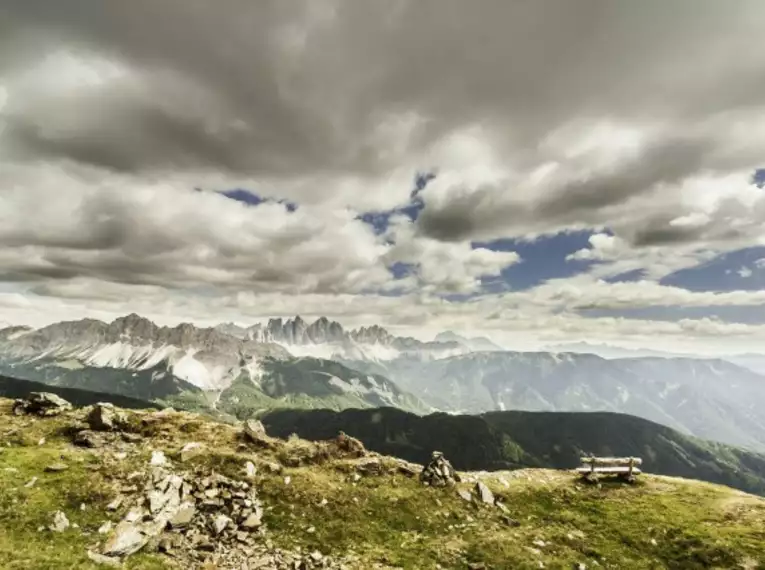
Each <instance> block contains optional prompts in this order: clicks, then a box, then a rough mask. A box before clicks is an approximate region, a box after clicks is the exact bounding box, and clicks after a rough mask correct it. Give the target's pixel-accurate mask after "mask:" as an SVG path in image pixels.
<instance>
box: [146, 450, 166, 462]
mask: <svg viewBox="0 0 765 570" xmlns="http://www.w3.org/2000/svg"><path fill="white" fill-rule="evenodd" d="M165 463H167V457H165V453H164V452H163V451H152V452H151V460H150V461H149V464H150V465H164V464H165Z"/></svg>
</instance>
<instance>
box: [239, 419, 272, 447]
mask: <svg viewBox="0 0 765 570" xmlns="http://www.w3.org/2000/svg"><path fill="white" fill-rule="evenodd" d="M244 435H245V436H246V437H247V439H249V440H250V441H251V442H253V443H258V444H270V440H269V437H268V435H267V434H266V428H265V427H263V424H262V423H260V422H259V421H258V420H247V421H246V422H244Z"/></svg>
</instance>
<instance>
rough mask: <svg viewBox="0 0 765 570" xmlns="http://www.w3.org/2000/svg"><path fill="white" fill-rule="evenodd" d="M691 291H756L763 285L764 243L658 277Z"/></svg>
mask: <svg viewBox="0 0 765 570" xmlns="http://www.w3.org/2000/svg"><path fill="white" fill-rule="evenodd" d="M659 283H661V284H662V285H673V286H675V287H682V288H684V289H688V290H690V291H759V290H761V289H765V247H762V246H757V247H748V248H745V249H739V250H736V251H731V252H728V253H724V254H722V255H718V256H717V257H715V258H714V259H712V260H710V261H708V262H706V263H703V264H701V265H697V266H696V267H690V268H688V269H681V270H680V271H676V272H675V273H671V274H670V275H667V276H665V277H663V278H662V279H661V281H659Z"/></svg>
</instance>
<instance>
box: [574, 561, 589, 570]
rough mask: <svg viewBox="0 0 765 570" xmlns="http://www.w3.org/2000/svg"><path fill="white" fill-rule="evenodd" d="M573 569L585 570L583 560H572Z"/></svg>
mask: <svg viewBox="0 0 765 570" xmlns="http://www.w3.org/2000/svg"><path fill="white" fill-rule="evenodd" d="M573 568H574V570H587V565H586V564H585V563H584V562H574V566H573Z"/></svg>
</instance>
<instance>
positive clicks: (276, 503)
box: [0, 400, 765, 570]
mask: <svg viewBox="0 0 765 570" xmlns="http://www.w3.org/2000/svg"><path fill="white" fill-rule="evenodd" d="M9 408H10V401H7V400H6V401H2V400H0V433H3V434H4V436H5V441H6V442H7V443H8V444H9V445H8V446H7V447H4V448H3V451H1V452H0V453H1V454H2V456H0V457H2V459H1V461H2V465H3V469H0V567H2V568H8V569H9V570H11V569H12V570H33V569H34V570H59V569H61V570H64V569H71V568H78V569H83V570H91V569H93V570H94V569H96V568H101V567H102V566H99V565H97V564H95V563H94V562H93V561H91V560H90V559H89V557H88V555H87V550H88V549H91V550H96V551H97V550H98V549H99V548H101V546H102V545H103V543H104V542H105V541H106V540H107V539H108V537H109V536H110V532H112V531H108V532H106V533H103V534H101V533H99V532H98V529H99V528H102V526H103V524H104V523H105V522H107V521H111V522H112V523H116V522H118V521H120V520H121V519H123V517H125V515H126V513H127V512H128V510H129V509H130V504H129V499H130V497H131V496H133V495H131V494H136V493H138V494H140V491H138V490H136V485H135V484H134V482H135V481H136V480H138V481H141V480H143V479H141V477H142V476H143V475H142V474H146V473H150V472H151V470H152V468H151V467H150V466H149V458H150V457H151V455H152V451H159V450H161V451H163V452H164V453H165V455H166V457H167V459H168V461H167V464H166V465H165V466H164V467H163V468H164V469H166V470H169V471H170V472H172V473H175V474H179V475H181V476H183V475H185V474H191V476H192V477H194V478H196V479H199V478H203V477H206V476H207V477H209V476H211V475H212V473H213V472H214V473H217V474H222V475H225V476H227V477H229V478H231V479H233V480H238V481H247V482H248V483H249V484H250V485H251V486H252V487H254V488H255V489H256V490H257V494H258V497H259V499H260V501H261V502H262V504H263V523H264V524H263V527H262V528H261V529H260V530H259V531H258V532H257V533H255V534H254V535H253V536H254V538H253V539H252V543H251V544H250V545H243V544H242V543H240V542H238V541H237V542H234V543H227V546H226V547H225V548H223V547H221V546H220V545H219V544H218V545H212V548H211V549H210V550H204V549H197V550H194V549H193V548H192V549H191V550H188V549H185V548H184V547H183V545H177V546H175V547H174V549H173V550H172V556H168V555H166V554H163V553H161V552H160V551H159V550H158V545H161V544H163V542H162V540H165V539H162V540H159V541H154V542H151V543H150V544H149V545H147V546H146V547H144V549H142V550H141V551H140V552H138V553H136V554H133V555H131V556H129V557H128V558H127V559H125V561H124V565H123V567H124V568H126V569H133V570H137V569H142V570H159V569H170V568H205V569H212V568H215V569H216V570H233V569H234V568H236V569H237V570H240V569H241V568H242V567H243V566H242V560H245V561H246V562H247V563H248V566H249V567H250V568H282V567H295V568H297V567H301V568H317V567H320V566H322V565H324V564H326V567H328V568H340V567H344V568H346V569H348V570H367V569H373V568H377V569H392V568H403V569H407V570H409V569H411V570H419V569H431V568H441V569H443V570H451V569H455V570H456V569H460V570H464V569H473V570H477V569H481V568H483V569H488V568H491V569H500V570H502V569H507V570H509V569H520V570H524V569H530V568H540V567H544V568H549V569H567V570H568V569H570V568H572V567H574V566H575V565H579V564H582V565H584V567H586V568H594V567H599V568H604V569H616V568H621V569H625V568H629V569H631V570H633V569H634V570H642V569H646V570H647V569H652V570H656V569H685V570H694V569H702V568H747V569H755V568H765V547H763V544H765V501H763V500H762V499H759V498H757V497H753V496H751V495H746V494H744V493H740V492H736V491H733V490H731V489H729V488H726V487H721V486H717V485H711V484H706V483H699V482H695V481H685V480H678V479H672V478H667V477H660V476H646V477H643V478H641V479H642V480H641V482H640V483H638V484H636V485H622V484H603V485H602V486H600V487H598V486H591V485H584V484H582V483H580V482H579V480H578V479H577V478H576V477H575V476H574V475H573V474H571V473H569V472H565V471H550V470H540V469H530V470H520V471H514V472H510V473H495V474H490V475H489V474H471V473H463V474H462V475H463V482H462V483H459V484H458V485H457V488H456V489H455V488H429V487H424V486H422V485H421V484H420V483H419V481H418V480H417V478H416V477H409V476H407V475H405V474H404V473H402V471H401V467H402V466H403V465H402V464H401V462H399V461H397V460H394V459H392V458H387V457H379V456H375V455H374V454H370V453H366V454H364V455H363V456H361V457H351V456H349V455H347V454H344V452H343V451H342V449H341V447H340V446H339V445H338V444H337V442H334V441H333V442H324V443H321V444H314V443H310V442H307V441H304V440H298V439H290V440H267V441H264V442H261V443H260V444H258V445H256V444H253V443H247V442H246V440H245V439H243V437H242V434H241V430H240V429H239V428H237V427H234V426H229V425H225V424H219V423H208V422H205V421H204V420H203V419H201V418H200V417H199V416H196V415H194V414H190V413H185V412H178V413H162V412H151V413H135V412H134V413H133V417H132V420H131V422H130V425H131V426H133V427H132V428H131V429H133V430H135V432H134V433H138V434H140V435H141V436H142V437H143V439H142V440H141V441H140V442H138V443H130V444H126V443H121V442H120V440H119V437H117V438H116V440H114V443H108V444H106V445H105V446H104V447H102V448H100V449H95V450H89V449H82V448H78V447H74V446H73V445H72V444H71V438H72V433H73V431H75V430H76V429H77V427H76V426H77V425H78V424H80V423H81V422H82V419H83V416H84V411H74V412H69V413H67V414H65V415H63V416H58V417H55V418H46V419H38V418H35V417H30V416H21V417H17V416H13V415H11V414H10V411H9ZM444 435H445V434H444ZM192 441H199V442H205V443H206V447H205V448H204V452H203V453H200V454H198V455H196V456H195V457H192V458H191V459H187V460H185V461H183V460H182V456H181V455H180V454H179V450H180V449H181V448H182V446H184V445H185V444H186V443H188V442H192ZM437 447H439V448H443V447H444V446H443V445H438V446H437ZM247 461H251V462H253V463H254V465H255V466H256V473H255V474H254V475H252V476H247V475H245V473H244V471H245V470H244V466H245V463H246V462H247ZM51 463H63V464H65V465H66V466H67V468H66V469H65V470H60V471H49V470H46V467H48V466H50V465H51ZM369 465H373V466H374V465H378V466H379V468H377V469H370V467H369ZM136 473H137V474H138V475H136ZM136 477H138V478H137V479H136ZM34 478H36V479H35V480H34V483H33V484H32V485H29V484H28V482H29V481H32V480H33V479H34ZM477 480H481V481H483V482H484V483H485V484H486V485H488V486H489V487H490V488H491V489H492V490H493V491H494V493H495V494H496V496H497V497H498V498H499V499H500V500H501V501H502V503H503V504H504V506H505V509H506V511H507V514H505V513H504V512H503V510H502V509H500V508H499V507H496V506H494V505H481V504H478V503H475V502H467V501H465V500H464V499H462V498H461V497H460V496H459V495H458V494H457V490H459V491H462V492H463V493H464V492H467V491H469V490H470V489H471V487H472V486H473V485H474V483H475V481H477ZM117 496H121V497H123V498H124V501H123V503H122V504H120V505H118V506H117V507H115V508H114V509H112V510H110V509H108V508H107V505H108V504H109V503H110V502H112V501H113V500H114V499H115V497H117ZM56 510H60V511H62V512H63V513H64V514H65V515H66V517H67V518H68V520H69V521H71V523H72V525H71V526H70V527H69V528H67V529H66V530H64V531H63V532H60V533H57V532H51V531H49V530H47V529H46V527H47V526H48V525H50V524H51V517H52V513H53V512H54V511H56ZM213 515H214V513H213ZM211 516H212V515H211ZM75 525H77V526H76V527H75ZM165 535H167V536H168V537H173V536H175V537H176V538H177V537H178V536H180V535H177V534H174V533H170V532H166V533H165ZM168 540H169V539H168ZM229 549H230V550H234V551H235V552H233V555H235V556H239V555H241V557H242V558H237V562H236V564H233V563H227V562H225V560H230V559H231V556H232V552H231V551H230V550H229ZM248 553H251V554H248ZM308 553H310V555H309V556H306V555H307V554H308ZM317 554H318V555H319V556H320V557H321V558H322V562H315V560H316V558H315V556H316V555H317ZM275 557H278V559H279V560H290V562H289V566H288V565H287V563H285V564H283V565H279V564H276V563H274V564H270V563H269V562H268V560H275V559H276V558H275ZM328 558H331V561H328V560H327V559H328ZM301 559H302V560H306V559H307V560H308V562H299V561H300V560H301ZM216 560H217V562H215V561H216ZM264 560H265V561H266V562H265V564H266V566H262V565H261V564H262V563H263V561H264ZM311 560H314V562H311ZM301 564H303V565H302V566H301Z"/></svg>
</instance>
